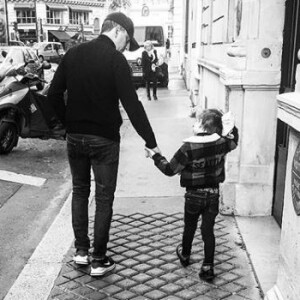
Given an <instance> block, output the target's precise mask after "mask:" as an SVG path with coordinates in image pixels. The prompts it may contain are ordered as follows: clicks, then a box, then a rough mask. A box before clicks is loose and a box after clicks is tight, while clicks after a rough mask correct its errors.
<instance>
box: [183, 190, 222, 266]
mask: <svg viewBox="0 0 300 300" xmlns="http://www.w3.org/2000/svg"><path fill="white" fill-rule="evenodd" d="M218 213H219V190H218V189H210V188H208V189H197V190H193V191H187V192H186V194H185V207H184V232H183V238H182V255H183V256H189V255H190V254H191V249H192V243H193V239H194V235H195V231H196V229H197V224H198V219H199V216H200V215H202V223H201V227H200V228H201V234H202V239H203V242H204V262H203V264H204V265H213V263H214V253H215V235H214V224H215V219H216V216H217V215H218Z"/></svg>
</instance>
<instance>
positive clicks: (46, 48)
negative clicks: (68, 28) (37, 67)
mask: <svg viewBox="0 0 300 300" xmlns="http://www.w3.org/2000/svg"><path fill="white" fill-rule="evenodd" d="M44 50H45V51H49V50H52V45H51V44H48V45H47V46H46V47H45V49H44Z"/></svg>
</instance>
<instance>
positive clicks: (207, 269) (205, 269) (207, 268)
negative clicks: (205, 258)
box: [199, 265, 215, 281]
mask: <svg viewBox="0 0 300 300" xmlns="http://www.w3.org/2000/svg"><path fill="white" fill-rule="evenodd" d="M199 277H200V278H201V279H203V280H204V281H212V280H213V279H214V278H215V274H214V267H213V266H212V265H203V266H202V267H201V270H200V273H199Z"/></svg>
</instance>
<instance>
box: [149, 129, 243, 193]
mask: <svg viewBox="0 0 300 300" xmlns="http://www.w3.org/2000/svg"><path fill="white" fill-rule="evenodd" d="M232 134H233V139H229V138H225V137H220V138H219V139H217V140H216V141H213V142H206V143H195V142H193V143H191V142H185V143H184V144H183V145H182V146H181V147H180V149H179V150H178V151H177V152H176V153H175V155H174V156H173V158H172V159H171V161H170V162H168V161H167V159H166V158H165V157H163V156H162V155H160V154H155V155H154V156H153V159H154V163H155V165H156V166H157V167H158V168H159V169H160V170H161V172H163V173H164V174H165V175H168V176H173V175H175V174H178V173H181V177H180V184H181V186H182V187H187V188H188V187H216V186H218V184H219V183H220V182H223V181H224V180H225V170H224V165H225V156H226V154H227V153H228V152H230V151H231V150H233V149H235V148H236V147H237V142H238V130H237V128H236V127H234V129H233V132H232Z"/></svg>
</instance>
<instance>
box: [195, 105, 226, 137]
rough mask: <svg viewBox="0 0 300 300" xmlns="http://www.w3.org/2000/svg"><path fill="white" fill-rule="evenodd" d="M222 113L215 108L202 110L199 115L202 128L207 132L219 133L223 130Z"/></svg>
mask: <svg viewBox="0 0 300 300" xmlns="http://www.w3.org/2000/svg"><path fill="white" fill-rule="evenodd" d="M222 115H223V114H222V112H220V111H219V110H217V109H215V108H211V109H206V110H204V111H203V112H202V113H201V114H200V116H199V119H200V122H201V126H202V128H203V130H204V131H205V132H207V133H209V134H213V133H217V134H219V135H221V134H222V131H223V125H222Z"/></svg>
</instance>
